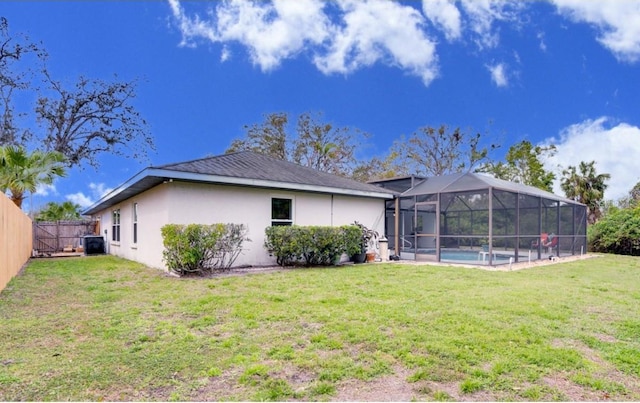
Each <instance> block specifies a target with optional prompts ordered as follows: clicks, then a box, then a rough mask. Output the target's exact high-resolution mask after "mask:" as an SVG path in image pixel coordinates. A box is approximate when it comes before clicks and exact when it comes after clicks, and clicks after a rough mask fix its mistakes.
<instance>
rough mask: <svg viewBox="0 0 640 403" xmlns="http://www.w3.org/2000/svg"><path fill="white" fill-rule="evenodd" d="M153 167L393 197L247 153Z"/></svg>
mask: <svg viewBox="0 0 640 403" xmlns="http://www.w3.org/2000/svg"><path fill="white" fill-rule="evenodd" d="M155 168H158V169H163V170H167V171H180V172H191V173H197V174H204V175H215V176H224V177H230V178H243V179H257V180H264V181H272V182H283V183H293V184H301V185H310V186H322V187H329V188H338V189H349V190H356V191H363V192H378V193H389V194H394V192H393V191H389V190H387V189H383V188H381V187H379V186H375V185H371V184H367V183H362V182H358V181H355V180H352V179H348V178H344V177H341V176H337V175H332V174H329V173H325V172H320V171H317V170H315V169H312V168H308V167H304V166H301V165H298V164H294V163H292V162H288V161H284V160H281V159H278V158H274V157H270V156H267V155H264V154H258V153H254V152H251V151H240V152H235V153H230V154H224V155H218V156H214V157H207V158H200V159H197V160H193V161H186V162H180V163H177V164H167V165H161V166H158V167H155Z"/></svg>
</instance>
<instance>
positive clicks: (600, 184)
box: [560, 161, 611, 224]
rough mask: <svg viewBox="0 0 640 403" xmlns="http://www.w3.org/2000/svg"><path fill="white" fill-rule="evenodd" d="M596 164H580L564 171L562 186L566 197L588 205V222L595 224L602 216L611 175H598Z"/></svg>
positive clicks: (593, 162) (592, 162)
mask: <svg viewBox="0 0 640 403" xmlns="http://www.w3.org/2000/svg"><path fill="white" fill-rule="evenodd" d="M595 165H596V162H595V161H591V162H584V161H582V162H580V164H579V165H578V167H575V166H569V167H568V168H567V169H565V170H563V171H562V179H561V181H560V186H561V188H562V190H563V191H564V193H565V195H566V196H567V197H568V198H570V199H573V200H575V201H577V202H580V203H582V204H586V205H587V222H588V223H589V224H593V223H595V222H596V221H598V219H599V218H600V217H601V216H602V211H601V206H602V202H603V200H604V191H605V190H606V189H607V186H608V185H607V183H606V182H607V180H609V179H610V178H611V175H609V174H606V173H605V174H598V173H597V172H596V167H595Z"/></svg>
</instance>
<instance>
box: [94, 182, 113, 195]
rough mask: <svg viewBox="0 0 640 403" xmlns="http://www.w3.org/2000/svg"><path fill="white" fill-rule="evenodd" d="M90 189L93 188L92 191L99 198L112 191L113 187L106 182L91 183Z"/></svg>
mask: <svg viewBox="0 0 640 403" xmlns="http://www.w3.org/2000/svg"><path fill="white" fill-rule="evenodd" d="M89 189H91V193H92V194H93V196H94V197H96V198H97V199H101V198H102V197H103V196H104V195H106V194H107V193H110V192H111V191H112V190H113V188H110V187H107V185H105V184H104V183H93V182H91V183H89Z"/></svg>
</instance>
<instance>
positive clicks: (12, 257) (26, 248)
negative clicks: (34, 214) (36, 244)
mask: <svg viewBox="0 0 640 403" xmlns="http://www.w3.org/2000/svg"><path fill="white" fill-rule="evenodd" d="M32 242H33V227H32V225H31V219H30V218H29V217H28V216H27V215H26V214H25V213H23V212H22V210H20V209H19V208H18V207H17V206H16V205H15V204H14V203H13V202H12V201H11V200H9V199H8V198H7V197H6V196H5V195H4V194H2V193H0V291H2V290H3V289H4V288H5V287H6V286H7V284H8V283H9V280H11V279H12V278H13V276H15V275H16V274H18V272H19V271H20V269H21V268H22V266H24V264H25V263H26V262H27V260H29V257H30V256H31V251H32V249H33V248H32Z"/></svg>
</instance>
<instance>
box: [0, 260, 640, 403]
mask: <svg viewBox="0 0 640 403" xmlns="http://www.w3.org/2000/svg"><path fill="white" fill-rule="evenodd" d="M0 400H32V401H33V400H56V401H60V400H75V401H77V400H93V401H96V400H112V401H113V400H126V401H131V400H135V401H140V400H163V401H164V400H174V401H179V400H198V401H203V400H321V401H322V400H360V401H366V400H377V401H380V400H403V401H407V400H437V401H447V400H546V401H549V400H572V401H575V400H589V401H593V400H629V401H630V400H640V259H638V258H630V257H620V256H607V257H601V258H593V259H586V260H579V261H575V262H571V263H562V264H556V265H551V266H544V267H537V268H532V269H527V270H521V271H514V272H489V271H483V270H476V269H465V268H454V267H435V266H413V265H400V264H387V265H358V266H349V267H339V268H320V269H299V270H284V271H277V272H270V273H261V274H252V275H244V276H227V277H217V278H210V279H179V278H174V277H170V276H167V275H165V274H164V273H161V272H159V271H157V270H153V269H149V268H146V267H144V266H141V265H139V264H137V263H133V262H130V261H126V260H122V259H118V258H115V257H111V256H99V257H81V258H71V259H43V260H34V261H32V262H31V263H30V264H29V266H28V267H27V268H26V270H24V272H23V273H22V274H21V275H20V276H18V277H16V278H14V279H13V280H12V281H11V283H10V284H9V286H8V287H7V288H6V289H5V290H4V291H3V292H2V293H1V294H0Z"/></svg>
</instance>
